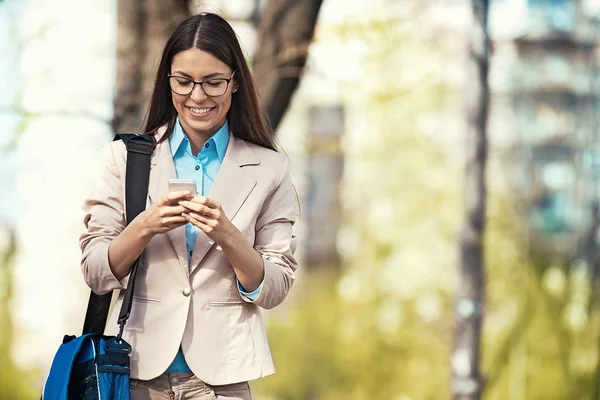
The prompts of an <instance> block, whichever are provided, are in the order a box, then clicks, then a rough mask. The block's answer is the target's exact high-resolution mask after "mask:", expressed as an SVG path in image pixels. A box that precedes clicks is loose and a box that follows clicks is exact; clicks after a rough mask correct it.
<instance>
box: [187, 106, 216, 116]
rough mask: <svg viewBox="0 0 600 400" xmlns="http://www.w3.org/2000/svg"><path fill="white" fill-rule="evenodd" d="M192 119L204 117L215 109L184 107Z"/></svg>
mask: <svg viewBox="0 0 600 400" xmlns="http://www.w3.org/2000/svg"><path fill="white" fill-rule="evenodd" d="M186 108H187V109H188V110H189V113H190V115H192V116H193V117H206V116H207V115H209V114H210V113H211V111H213V110H214V109H215V108H216V107H186Z"/></svg>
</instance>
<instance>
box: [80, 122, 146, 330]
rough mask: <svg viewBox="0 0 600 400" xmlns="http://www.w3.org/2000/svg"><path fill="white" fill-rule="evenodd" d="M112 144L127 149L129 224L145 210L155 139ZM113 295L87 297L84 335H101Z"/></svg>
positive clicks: (129, 293)
mask: <svg viewBox="0 0 600 400" xmlns="http://www.w3.org/2000/svg"><path fill="white" fill-rule="evenodd" d="M115 140H122V141H123V142H124V143H125V146H126V148H127V167H126V168H127V169H126V172H125V207H126V209H125V216H126V219H127V224H129V223H131V221H133V219H134V218H135V217H137V216H138V214H139V213H141V212H142V211H144V210H145V209H146V197H147V196H148V182H149V181H150V156H151V155H152V151H153V150H154V147H155V145H156V139H155V138H154V136H152V135H136V134H119V135H116V136H115ZM139 260H140V259H139V258H138V259H137V260H135V262H134V263H133V265H132V267H131V272H130V273H129V282H128V283H127V289H126V290H125V296H124V298H123V305H122V306H121V312H120V313H119V320H118V323H119V336H118V337H119V339H120V338H121V335H122V333H123V328H124V327H125V323H126V322H127V319H128V318H129V314H130V313H131V305H132V301H133V287H134V284H135V277H136V275H137V268H138V263H139ZM111 299H112V293H107V294H103V295H97V294H96V293H94V292H91V293H90V299H89V302H88V307H87V311H86V314H85V321H84V323H83V333H84V334H86V333H96V334H103V333H104V327H105V325H106V320H107V318H108V311H109V307H110V302H111Z"/></svg>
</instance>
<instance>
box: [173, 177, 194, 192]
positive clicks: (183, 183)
mask: <svg viewBox="0 0 600 400" xmlns="http://www.w3.org/2000/svg"><path fill="white" fill-rule="evenodd" d="M181 190H187V191H188V192H190V193H191V194H192V195H194V196H195V195H196V194H198V192H197V189H196V182H195V181H194V180H193V179H169V193H172V192H178V191H181Z"/></svg>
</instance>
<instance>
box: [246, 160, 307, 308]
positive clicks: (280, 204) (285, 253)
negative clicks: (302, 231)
mask: <svg viewBox="0 0 600 400" xmlns="http://www.w3.org/2000/svg"><path fill="white" fill-rule="evenodd" d="M296 214H297V202H296V192H295V190H294V186H293V185H292V180H291V177H290V166H289V159H288V158H287V157H286V158H285V159H284V162H283V166H282V173H281V177H280V178H279V183H278V184H277V186H276V187H275V190H274V191H273V192H271V194H270V195H269V197H268V198H267V199H266V201H265V203H264V205H263V208H262V211H261V212H260V214H259V216H258V219H257V221H256V236H255V240H254V249H255V250H256V251H257V252H258V253H259V254H260V256H261V257H262V259H263V262H264V268H265V272H264V278H263V286H262V290H261V291H260V294H259V296H258V297H257V298H256V300H254V301H252V300H250V299H245V300H246V301H248V302H253V303H255V304H256V305H258V306H259V307H262V308H265V309H271V308H273V307H276V306H277V305H279V304H280V303H281V302H282V301H283V300H284V299H285V298H286V296H287V294H288V292H289V290H290V288H291V286H292V283H293V282H294V279H295V271H296V269H297V268H298V264H297V262H296V259H295V258H294V253H295V251H296V246H297V243H296V237H295V236H294V234H293V229H292V227H293V225H294V223H295V221H296Z"/></svg>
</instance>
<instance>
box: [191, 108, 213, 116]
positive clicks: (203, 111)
mask: <svg viewBox="0 0 600 400" xmlns="http://www.w3.org/2000/svg"><path fill="white" fill-rule="evenodd" d="M190 110H192V112H193V113H194V114H206V113H207V112H209V111H210V110H211V109H210V108H191V107H190Z"/></svg>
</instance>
